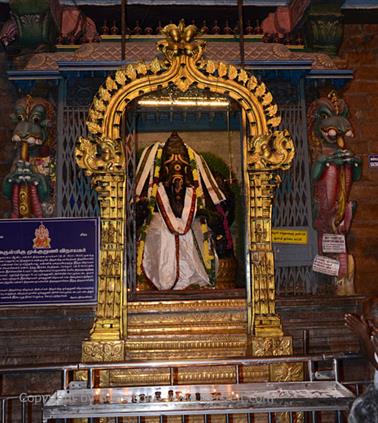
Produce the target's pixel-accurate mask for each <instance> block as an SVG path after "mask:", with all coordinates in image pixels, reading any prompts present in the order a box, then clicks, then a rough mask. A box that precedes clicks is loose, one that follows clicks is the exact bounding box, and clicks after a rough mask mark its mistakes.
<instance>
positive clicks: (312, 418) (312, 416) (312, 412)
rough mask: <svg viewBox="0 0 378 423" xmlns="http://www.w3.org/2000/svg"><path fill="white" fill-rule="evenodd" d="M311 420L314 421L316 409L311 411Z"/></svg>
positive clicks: (314, 422) (313, 422)
mask: <svg viewBox="0 0 378 423" xmlns="http://www.w3.org/2000/svg"><path fill="white" fill-rule="evenodd" d="M311 421H312V423H316V411H311Z"/></svg>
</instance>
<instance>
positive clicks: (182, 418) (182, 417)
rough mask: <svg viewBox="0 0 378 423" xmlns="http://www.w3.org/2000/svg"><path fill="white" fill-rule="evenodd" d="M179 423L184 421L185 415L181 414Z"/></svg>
mask: <svg viewBox="0 0 378 423" xmlns="http://www.w3.org/2000/svg"><path fill="white" fill-rule="evenodd" d="M181 423H185V415H182V416H181Z"/></svg>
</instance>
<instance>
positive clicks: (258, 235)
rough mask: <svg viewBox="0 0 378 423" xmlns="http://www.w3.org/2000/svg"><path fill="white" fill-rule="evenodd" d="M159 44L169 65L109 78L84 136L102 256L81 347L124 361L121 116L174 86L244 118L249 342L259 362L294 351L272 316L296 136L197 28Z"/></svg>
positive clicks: (260, 87)
mask: <svg viewBox="0 0 378 423" xmlns="http://www.w3.org/2000/svg"><path fill="white" fill-rule="evenodd" d="M163 32H164V33H165V35H166V39H165V40H163V41H160V42H158V44H157V46H158V49H159V50H160V52H162V53H163V58H161V59H159V58H158V57H156V58H155V59H154V60H153V61H152V62H150V63H142V62H141V63H137V64H129V65H127V66H125V67H124V68H121V69H119V70H118V71H116V72H115V74H114V76H108V77H107V79H106V80H105V82H104V84H103V85H102V86H101V87H100V88H99V90H98V92H97V94H96V95H95V97H94V99H93V103H92V105H91V107H90V110H89V115H88V116H89V117H88V121H87V127H88V129H89V132H90V135H89V137H88V138H83V137H81V138H80V140H79V141H78V145H77V148H76V160H77V163H78V165H79V167H81V168H82V169H84V170H85V172H86V174H87V175H89V176H91V177H92V184H93V186H94V188H95V189H96V191H97V192H98V194H99V200H100V209H101V250H100V273H99V283H98V307H97V312H96V320H95V323H94V326H93V328H92V331H91V335H90V339H89V340H88V341H84V344H83V359H86V360H87V361H89V360H90V361H105V360H106V361H114V360H122V359H124V356H125V351H124V342H123V340H124V339H126V337H127V281H126V280H125V277H126V275H125V272H124V271H123V269H124V247H125V233H124V231H125V230H124V228H125V220H126V218H127V217H126V216H125V199H126V196H125V190H126V170H125V152H124V145H123V141H122V139H121V119H122V116H124V114H125V113H127V106H128V104H129V103H130V102H131V101H133V100H135V99H137V98H140V97H142V96H143V95H145V94H149V93H152V92H156V91H159V90H161V89H163V88H166V87H168V86H169V85H171V84H173V85H175V86H176V87H177V88H178V89H179V90H180V91H182V92H183V93H185V92H186V91H187V90H188V89H189V87H192V86H196V87H197V89H198V90H204V89H207V90H209V91H210V92H212V93H217V94H221V95H226V96H228V97H230V98H232V99H233V100H235V101H236V102H237V103H238V104H239V105H240V108H241V110H242V115H243V128H242V129H243V146H242V148H243V155H244V163H245V165H244V179H245V186H246V197H247V208H246V210H247V214H248V216H247V226H248V240H249V265H248V266H249V272H247V273H248V274H249V277H248V279H249V280H248V281H247V285H248V286H247V307H248V335H249V336H250V339H251V352H252V354H253V355H272V354H273V353H275V354H277V355H278V354H280V353H281V354H289V353H290V352H291V341H290V339H289V338H288V337H283V333H282V328H281V323H280V319H279V316H278V315H277V314H276V311H275V285H274V257H273V251H272V244H271V208H272V196H273V193H274V190H275V188H276V187H277V186H278V185H279V183H280V179H279V176H278V175H276V174H275V173H274V171H275V170H278V169H288V168H289V167H290V164H291V161H292V159H293V157H294V145H293V142H292V139H291V138H290V135H289V133H288V132H287V131H286V130H285V131H279V130H276V129H275V128H277V126H278V125H279V124H280V116H279V115H278V108H277V105H276V104H274V102H273V98H272V95H271V93H270V92H269V90H268V89H267V87H266V86H265V84H264V83H262V82H259V81H258V80H257V79H256V77H255V76H253V75H249V74H248V73H247V72H246V71H245V70H244V69H239V68H237V67H236V66H234V65H232V64H226V63H223V62H217V61H213V60H205V59H204V58H203V52H204V49H205V42H204V41H201V40H196V39H194V38H195V36H196V35H197V34H198V31H197V29H196V28H195V27H194V26H193V25H189V26H187V27H185V25H184V23H183V22H180V24H179V25H178V26H176V25H173V24H170V25H168V26H166V27H165V28H164V30H163Z"/></svg>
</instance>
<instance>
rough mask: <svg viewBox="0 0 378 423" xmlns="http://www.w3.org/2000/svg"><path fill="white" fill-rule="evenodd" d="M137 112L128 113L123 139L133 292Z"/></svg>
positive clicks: (127, 261)
mask: <svg viewBox="0 0 378 423" xmlns="http://www.w3.org/2000/svg"><path fill="white" fill-rule="evenodd" d="M135 119H136V115H135V113H132V112H131V113H128V114H127V116H126V119H124V121H123V139H125V156H126V169H127V177H126V228H125V229H126V248H125V271H126V277H127V286H128V288H130V289H131V291H132V292H134V291H135V289H136V252H137V248H136V230H137V228H136V210H135V202H134V194H135V171H136V148H135Z"/></svg>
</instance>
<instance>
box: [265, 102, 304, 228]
mask: <svg viewBox="0 0 378 423" xmlns="http://www.w3.org/2000/svg"><path fill="white" fill-rule="evenodd" d="M280 111H281V115H282V124H281V129H283V128H286V129H289V131H290V134H291V136H292V138H293V140H294V143H295V149H296V155H295V158H294V163H293V165H292V166H291V168H290V170H289V171H285V172H281V175H280V176H281V178H282V183H281V185H280V187H279V188H278V189H277V192H276V196H275V198H274V203H273V204H274V207H273V215H272V220H273V221H272V223H273V226H274V227H282V226H308V225H309V224H310V222H311V199H310V180H309V171H308V153H307V151H308V150H307V149H308V147H307V137H306V125H305V122H306V114H305V111H304V110H302V107H301V105H300V104H290V105H284V106H281V107H280Z"/></svg>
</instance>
